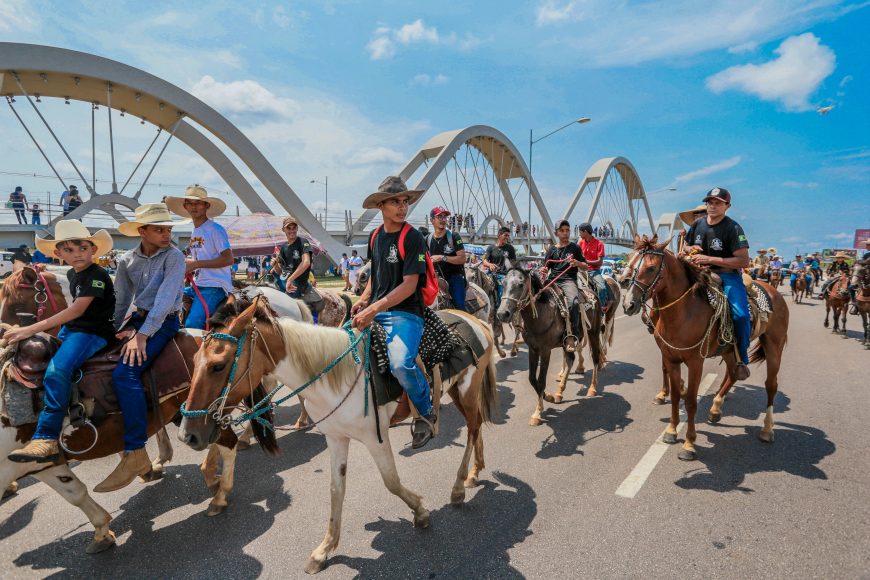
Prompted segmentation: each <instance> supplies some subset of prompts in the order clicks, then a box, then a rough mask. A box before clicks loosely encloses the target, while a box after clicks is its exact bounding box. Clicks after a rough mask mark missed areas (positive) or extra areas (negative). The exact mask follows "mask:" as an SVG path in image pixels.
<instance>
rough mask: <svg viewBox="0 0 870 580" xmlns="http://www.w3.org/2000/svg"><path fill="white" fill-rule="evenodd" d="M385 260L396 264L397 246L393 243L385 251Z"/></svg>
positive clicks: (397, 257)
mask: <svg viewBox="0 0 870 580" xmlns="http://www.w3.org/2000/svg"><path fill="white" fill-rule="evenodd" d="M387 262H389V263H390V264H398V263H399V247H398V246H395V245H391V246H390V249H389V251H388V252H387Z"/></svg>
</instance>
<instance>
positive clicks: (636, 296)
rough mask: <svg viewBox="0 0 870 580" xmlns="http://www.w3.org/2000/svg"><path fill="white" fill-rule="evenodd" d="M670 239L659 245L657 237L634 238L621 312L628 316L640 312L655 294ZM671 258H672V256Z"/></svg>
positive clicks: (660, 278) (663, 267)
mask: <svg viewBox="0 0 870 580" xmlns="http://www.w3.org/2000/svg"><path fill="white" fill-rule="evenodd" d="M670 243H671V240H670V238H669V239H667V240H666V241H664V242H662V243H659V237H658V235H654V236H653V237H652V238H649V237H647V236H643V237H641V236H639V235H636V234H635V236H634V249H633V252H634V257H633V258H632V262H630V263H629V267H630V269H631V270H630V271H631V278H630V280H629V284H628V290H627V291H626V293H625V298H624V299H623V301H622V310H623V311H624V312H625V314H626V315H628V316H633V315H635V314H637V313H638V312H640V309H641V307H642V306H643V304H644V303H645V302H646V301H647V300H648V299H649V298H650V297H651V296H652V295H653V293H655V292H656V290H657V289H658V288H659V284H660V283H662V279H663V278H664V277H665V276H664V270H665V260H666V257H667V254H670V251H669V250H668V249H667V247H668V246H669V245H670ZM672 257H673V256H672Z"/></svg>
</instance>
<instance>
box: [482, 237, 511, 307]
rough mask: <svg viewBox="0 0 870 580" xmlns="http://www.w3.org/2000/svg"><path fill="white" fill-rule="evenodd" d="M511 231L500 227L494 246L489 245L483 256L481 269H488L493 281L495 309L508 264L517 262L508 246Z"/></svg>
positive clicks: (499, 298) (499, 301) (499, 299)
mask: <svg viewBox="0 0 870 580" xmlns="http://www.w3.org/2000/svg"><path fill="white" fill-rule="evenodd" d="M510 239H511V230H510V228H508V227H505V226H502V227H500V228H499V229H498V237H497V238H496V240H495V243H494V244H490V245H489V246H487V248H486V252H485V253H484V254H483V267H484V268H487V269H489V273H490V275H491V276H493V277H494V279H495V287H496V292H497V296H496V298H497V302H498V304H496V305H495V307H496V308H498V306H499V305H500V304H501V291H502V283H503V282H504V276H505V274H507V267H508V262H510V264H511V265H513V263H514V262H516V261H517V251H516V250H515V249H514V247H513V246H512V245H511V244H510Z"/></svg>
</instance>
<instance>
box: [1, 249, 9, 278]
mask: <svg viewBox="0 0 870 580" xmlns="http://www.w3.org/2000/svg"><path fill="white" fill-rule="evenodd" d="M11 273H12V252H2V258H0V278H6V277H7V276H8V275H9V274H11Z"/></svg>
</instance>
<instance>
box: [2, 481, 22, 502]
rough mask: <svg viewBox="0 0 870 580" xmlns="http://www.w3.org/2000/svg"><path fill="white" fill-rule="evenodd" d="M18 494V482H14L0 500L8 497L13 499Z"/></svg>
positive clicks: (8, 486)
mask: <svg viewBox="0 0 870 580" xmlns="http://www.w3.org/2000/svg"><path fill="white" fill-rule="evenodd" d="M16 493H18V482H17V481H13V482H11V483H10V484H9V485H7V486H6V489H4V490H3V497H2V498H0V499H6V498H7V497H12V496H13V495H15V494H16Z"/></svg>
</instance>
